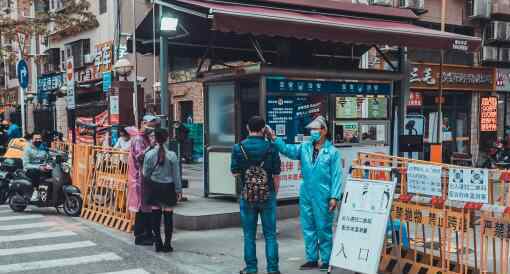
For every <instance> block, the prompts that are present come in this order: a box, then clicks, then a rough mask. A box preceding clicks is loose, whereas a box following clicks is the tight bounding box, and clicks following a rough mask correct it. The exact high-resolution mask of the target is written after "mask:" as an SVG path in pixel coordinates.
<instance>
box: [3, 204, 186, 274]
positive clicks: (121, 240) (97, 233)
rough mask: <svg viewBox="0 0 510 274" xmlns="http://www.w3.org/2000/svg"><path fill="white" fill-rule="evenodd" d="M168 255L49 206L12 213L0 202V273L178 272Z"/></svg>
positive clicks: (123, 273)
mask: <svg viewBox="0 0 510 274" xmlns="http://www.w3.org/2000/svg"><path fill="white" fill-rule="evenodd" d="M123 234H125V235H123ZM119 235H121V236H123V237H121V236H119ZM171 256H172V254H155V253H154V252H153V251H152V250H151V249H150V248H148V247H147V248H145V247H135V246H133V245H132V243H131V238H130V236H129V235H128V234H126V233H121V232H115V231H111V230H108V229H105V228H103V227H101V226H99V225H95V224H92V223H89V222H86V221H83V220H81V219H79V218H69V217H66V216H63V215H61V214H57V213H56V211H55V210H53V209H34V208H32V209H31V210H29V211H27V212H26V213H22V214H18V213H13V212H12V211H11V210H10V209H9V208H8V207H6V206H5V205H3V206H0V273H27V274H31V273H34V274H35V273H38V274H46V273H48V274H49V273H58V274H63V273H66V274H67V273H72V274H95V273H98V274H99V273H108V274H147V273H172V274H174V273H182V272H181V271H179V270H177V269H176V266H175V264H174V263H172V258H171Z"/></svg>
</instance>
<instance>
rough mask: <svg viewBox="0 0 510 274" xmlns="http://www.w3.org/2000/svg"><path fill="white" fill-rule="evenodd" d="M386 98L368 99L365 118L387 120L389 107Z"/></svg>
mask: <svg viewBox="0 0 510 274" xmlns="http://www.w3.org/2000/svg"><path fill="white" fill-rule="evenodd" d="M386 102H387V101H386V98H385V97H368V98H366V105H367V115H366V116H365V115H363V118H368V119H385V118H386V117H387V116H388V105H387V103H386Z"/></svg>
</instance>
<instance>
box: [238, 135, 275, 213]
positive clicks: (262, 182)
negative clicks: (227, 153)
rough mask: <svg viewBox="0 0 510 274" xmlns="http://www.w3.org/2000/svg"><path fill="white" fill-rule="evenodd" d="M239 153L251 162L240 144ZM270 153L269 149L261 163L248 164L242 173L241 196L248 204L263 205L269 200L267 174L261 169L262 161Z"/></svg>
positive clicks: (263, 159) (269, 191)
mask: <svg viewBox="0 0 510 274" xmlns="http://www.w3.org/2000/svg"><path fill="white" fill-rule="evenodd" d="M239 147H240V148H241V152H242V153H243V156H244V158H245V160H246V161H248V162H250V161H251V160H250V159H249V157H248V154H247V153H246V150H245V149H244V147H243V145H242V144H239ZM270 153H271V147H269V149H268V150H267V152H266V153H265V155H264V157H263V158H262V161H260V162H259V163H256V164H252V163H250V164H249V166H248V168H247V169H246V170H245V171H244V173H243V188H242V190H241V196H242V197H243V198H244V199H245V200H246V201H248V202H249V203H263V202H265V201H267V200H268V199H269V195H270V193H271V190H270V188H269V176H270V175H269V174H268V173H267V171H266V170H265V169H264V168H263V166H264V161H265V160H266V159H267V157H268V155H270Z"/></svg>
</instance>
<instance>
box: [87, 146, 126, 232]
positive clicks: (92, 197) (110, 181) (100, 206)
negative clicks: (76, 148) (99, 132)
mask: <svg viewBox="0 0 510 274" xmlns="http://www.w3.org/2000/svg"><path fill="white" fill-rule="evenodd" d="M90 159H91V165H89V166H90V170H89V172H88V179H87V182H88V184H87V186H86V187H85V192H84V193H83V196H84V199H83V210H82V214H81V216H82V217H83V218H85V219H88V220H91V221H93V222H97V223H101V224H103V225H106V226H108V227H112V228H115V229H119V230H122V231H126V232H129V231H131V228H132V224H133V221H134V218H133V215H132V214H131V213H130V212H129V211H128V210H127V189H128V186H127V181H128V180H127V179H128V176H127V161H126V159H127V152H123V151H120V150H113V149H110V148H102V147H93V148H92V149H91V156H90Z"/></svg>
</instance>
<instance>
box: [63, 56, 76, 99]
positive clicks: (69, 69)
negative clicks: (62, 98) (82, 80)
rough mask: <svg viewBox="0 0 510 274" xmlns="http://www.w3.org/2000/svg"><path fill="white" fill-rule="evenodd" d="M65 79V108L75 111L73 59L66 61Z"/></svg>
mask: <svg viewBox="0 0 510 274" xmlns="http://www.w3.org/2000/svg"><path fill="white" fill-rule="evenodd" d="M65 79H66V82H67V96H66V99H67V108H68V109H75V108H76V98H75V96H74V95H75V94H74V86H75V83H74V62H73V59H72V58H70V59H68V60H67V61H66V75H65Z"/></svg>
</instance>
